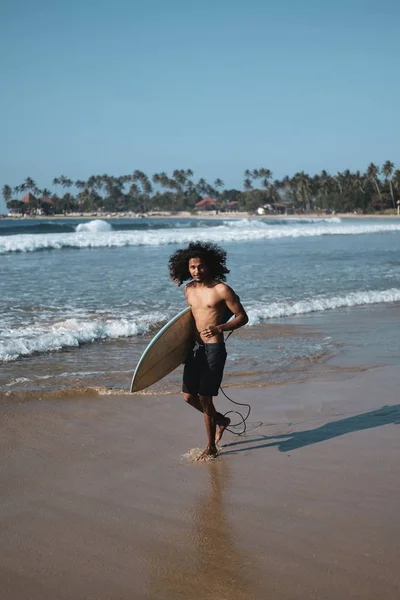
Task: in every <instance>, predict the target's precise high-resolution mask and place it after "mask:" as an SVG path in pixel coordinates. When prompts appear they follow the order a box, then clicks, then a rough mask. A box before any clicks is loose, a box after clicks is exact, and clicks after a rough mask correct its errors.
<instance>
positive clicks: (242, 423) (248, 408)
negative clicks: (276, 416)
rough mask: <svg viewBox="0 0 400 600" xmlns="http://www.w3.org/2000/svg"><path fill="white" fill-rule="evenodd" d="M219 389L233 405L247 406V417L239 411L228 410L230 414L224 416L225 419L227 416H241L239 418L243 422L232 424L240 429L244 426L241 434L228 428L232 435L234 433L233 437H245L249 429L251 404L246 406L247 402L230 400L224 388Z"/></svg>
mask: <svg viewBox="0 0 400 600" xmlns="http://www.w3.org/2000/svg"><path fill="white" fill-rule="evenodd" d="M219 389H220V390H221V392H222V393H223V395H224V396H225V398H227V399H228V400H229V401H230V402H232V404H236V405H237V406H246V407H247V415H246V416H245V417H244V416H243V415H242V413H240V412H239V411H238V410H228V412H226V413H225V414H224V417H226V416H227V415H230V414H236V415H239V417H240V419H241V420H240V421H239V422H238V423H233V424H232V423H230V426H231V427H238V426H239V425H242V426H243V429H242V431H239V432H238V431H233V429H230V428H229V427H227V428H226V429H227V431H229V432H230V433H233V435H243V434H245V433H246V429H247V426H246V421H247V419H248V418H249V416H250V413H251V406H250V404H246V403H245V402H237V401H236V400H232V398H230V397H229V396H228V394H226V393H225V392H224V390H223V388H222V386H219Z"/></svg>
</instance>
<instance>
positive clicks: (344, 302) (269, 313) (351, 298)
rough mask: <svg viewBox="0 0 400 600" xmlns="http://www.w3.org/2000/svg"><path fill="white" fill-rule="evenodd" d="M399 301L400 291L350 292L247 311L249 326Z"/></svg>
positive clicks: (268, 305) (393, 289) (259, 307)
mask: <svg viewBox="0 0 400 600" xmlns="http://www.w3.org/2000/svg"><path fill="white" fill-rule="evenodd" d="M399 301H400V289H396V288H391V289H389V290H382V291H379V292H378V291H373V290H367V291H364V292H351V293H349V294H345V295H344V296H331V297H323V296H321V297H317V298H309V299H306V300H299V301H297V302H293V303H291V302H271V304H267V305H265V304H263V305H253V306H250V308H249V309H248V315H249V324H250V325H256V324H257V323H262V322H263V321H265V320H268V319H277V318H280V317H290V316H294V315H304V314H307V313H312V312H323V311H326V310H334V309H335V308H350V307H352V306H363V305H366V304H386V303H391V302H399Z"/></svg>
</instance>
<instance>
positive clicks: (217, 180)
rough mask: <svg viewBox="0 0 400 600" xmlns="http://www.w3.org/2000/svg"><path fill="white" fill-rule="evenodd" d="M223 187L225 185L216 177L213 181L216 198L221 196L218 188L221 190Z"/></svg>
mask: <svg viewBox="0 0 400 600" xmlns="http://www.w3.org/2000/svg"><path fill="white" fill-rule="evenodd" d="M224 185H225V184H224V182H223V181H222V179H220V178H219V177H217V179H216V180H215V181H214V187H215V189H216V191H217V196H220V195H221V194H220V191H219V189H220V188H221V189H222V188H223V187H224Z"/></svg>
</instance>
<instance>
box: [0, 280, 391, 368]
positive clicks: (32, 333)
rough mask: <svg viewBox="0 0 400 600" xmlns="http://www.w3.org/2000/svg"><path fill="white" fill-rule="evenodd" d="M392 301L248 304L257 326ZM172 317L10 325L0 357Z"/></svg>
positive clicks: (134, 331) (376, 294)
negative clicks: (269, 320)
mask: <svg viewBox="0 0 400 600" xmlns="http://www.w3.org/2000/svg"><path fill="white" fill-rule="evenodd" d="M392 302H400V289H396V288H391V289H387V290H382V291H373V290H367V291H360V292H352V293H348V294H345V295H343V296H330V297H323V296H321V297H315V298H309V299H304V300H298V301H296V302H271V303H263V304H259V303H251V302H245V304H246V307H247V309H248V315H249V325H256V324H259V323H262V322H264V321H267V320H268V319H277V318H282V317H290V316H294V315H301V314H307V313H312V312H323V311H327V310H334V309H337V308H350V307H353V306H363V305H368V304H383V303H392ZM170 316H172V315H166V314H165V313H161V312H153V313H148V314H143V315H139V314H136V315H135V316H132V315H131V316H129V315H126V316H122V317H120V318H117V317H115V318H114V317H113V318H107V319H105V318H96V319H89V318H85V317H83V316H82V317H81V318H79V317H78V318H68V319H66V320H63V321H58V322H53V323H43V322H41V323H39V324H35V325H31V326H25V327H22V326H21V327H20V328H11V329H9V330H8V331H6V332H5V335H3V340H2V341H1V342H0V360H3V361H12V360H15V359H17V358H18V357H20V356H28V355H31V354H34V353H44V352H52V351H55V350H61V349H63V348H74V347H78V346H80V345H81V344H84V343H88V342H95V341H96V340H104V339H118V338H126V337H131V336H136V335H140V334H144V333H147V332H149V331H150V330H151V329H152V328H154V327H159V326H160V325H161V324H162V323H163V322H165V320H166V319H167V318H169V317H170Z"/></svg>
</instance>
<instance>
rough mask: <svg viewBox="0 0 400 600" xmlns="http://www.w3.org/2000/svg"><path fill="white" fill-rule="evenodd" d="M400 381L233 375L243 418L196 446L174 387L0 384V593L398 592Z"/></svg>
mask: <svg viewBox="0 0 400 600" xmlns="http://www.w3.org/2000/svg"><path fill="white" fill-rule="evenodd" d="M399 385H400V372H399V370H398V368H396V367H391V366H389V367H380V368H377V369H371V370H369V371H367V372H360V373H353V374H346V375H345V376H344V377H343V378H342V379H340V380H337V381H307V382H304V383H301V384H296V385H294V384H293V385H288V384H286V385H280V386H273V387H263V388H252V389H250V388H249V389H243V390H241V389H238V388H235V389H232V390H231V391H230V393H231V395H232V397H233V398H234V399H236V400H239V401H246V400H248V401H249V402H250V403H251V405H252V413H251V415H250V418H249V422H248V427H249V429H248V432H247V434H246V435H245V436H244V437H242V438H238V437H234V436H233V435H232V434H230V433H227V434H226V435H225V436H224V438H223V442H224V443H225V446H224V447H223V448H222V452H221V455H220V456H219V458H218V459H216V460H215V461H210V462H203V463H200V462H190V461H189V460H188V459H185V458H182V455H184V454H185V453H187V452H188V451H189V450H190V449H193V448H196V447H201V446H204V444H205V431H204V426H203V422H202V417H201V415H200V414H199V413H197V412H196V411H194V410H193V409H191V407H189V406H186V405H185V404H184V402H183V401H182V399H181V398H180V397H178V396H171V395H167V396H163V397H162V396H141V395H137V396H132V395H128V394H125V395H119V396H118V395H112V394H109V395H103V396H95V395H93V396H92V397H85V398H73V399H65V398H64V399H58V400H56V401H50V400H41V399H39V398H38V399H36V400H30V401H29V402H19V403H15V402H12V401H10V400H9V399H8V398H7V397H5V396H3V397H2V398H1V402H0V414H1V431H2V437H1V446H0V448H1V454H2V461H1V467H0V485H1V491H2V493H1V513H0V514H1V530H0V556H1V559H0V592H1V595H0V597H1V598H4V599H5V600H28V599H29V600H55V599H56V600H64V599H71V600H72V599H73V600H80V599H96V600H102V599H107V600H111V599H112V600H116V599H118V600H125V599H127V600H128V599H129V600H132V599H134V600H140V599H157V600H158V599H160V600H177V599H182V600H183V599H185V600H197V599H200V598H201V599H203V600H204V599H209V598H210V599H211V598H213V599H214V598H218V599H220V600H225V599H226V600H227V599H229V600H241V599H253V598H254V599H257V600H258V599H260V600H265V599H266V598H271V599H277V600H280V599H299V600H300V599H302V600H304V599H317V598H318V599H321V600H339V599H340V600H343V599H346V600H352V599H360V600H361V599H362V600H369V599H371V600H372V599H373V600H376V599H377V598H385V600H392V599H393V600H395V599H396V600H397V599H398V598H399V597H400V570H399V564H400V519H399V508H400V473H399V456H400V428H399V423H400V404H399V400H398V389H399ZM227 391H228V393H229V390H227ZM218 405H219V399H218V400H217V406H218Z"/></svg>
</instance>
